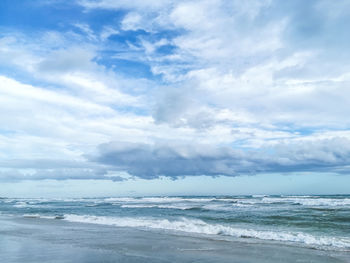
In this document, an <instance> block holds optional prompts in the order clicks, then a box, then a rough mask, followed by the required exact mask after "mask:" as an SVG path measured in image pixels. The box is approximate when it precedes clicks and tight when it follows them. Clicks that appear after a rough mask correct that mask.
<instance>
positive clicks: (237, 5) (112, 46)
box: [0, 0, 350, 196]
mask: <svg viewBox="0 0 350 263" xmlns="http://www.w3.org/2000/svg"><path fill="white" fill-rule="evenodd" d="M349 20H350V3H349V1H337V2H335V1H330V0H329V1H322V0H320V1H311V0H310V1H273V0H259V1H257V0H256V1H255V0H249V1H235V0H233V1H224V0H198V1H172V0H164V1H153V0H143V1H139V0H135V1H124V0H119V1H116V0H73V1H64V0H37V1H29V0H21V1H20V0H11V1H10V0H4V1H1V2H0V123H1V125H0V182H1V184H2V187H1V189H0V195H17V196H21V195H26V196H40V195H43V196H47V195H51V196H55V195H56V196H58V195H59V196H64V195H71V196H79V195H85V196H86V195H94V196H96V195H138V194H139V195H144V194H147V195H153V194H154V195H157V194H264V193H269V194H273V193H276V194H284V193H288V194H292V193H296V194H304V193H314V194H317V193H324V194H326V193H349V190H347V188H346V187H344V186H345V185H347V184H349V183H350V179H349V171H350V132H349V126H350V119H349V117H348V116H349V114H350V107H349V105H350V89H349V83H350V59H349V58H350V52H349V51H350V50H349V45H348V43H349V40H350V39H349V38H350V36H349V34H348V29H347V26H346V25H348V24H349V23H350V21H349Z"/></svg>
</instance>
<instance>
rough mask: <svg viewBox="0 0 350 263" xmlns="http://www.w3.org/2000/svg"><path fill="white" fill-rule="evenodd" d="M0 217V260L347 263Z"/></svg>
mask: <svg viewBox="0 0 350 263" xmlns="http://www.w3.org/2000/svg"><path fill="white" fill-rule="evenodd" d="M224 239H225V237H223V240H217V239H216V238H214V237H213V238H212V237H210V236H204V235H188V234H183V235H182V234H181V233H176V234H175V233H172V232H165V231H156V230H141V229H135V228H121V227H113V226H102V225H95V224H83V223H71V222H67V221H63V220H53V219H40V218H15V217H6V216H0V262H4V263H23V262H33V263H34V262H35V263H37V262H42V263H46V262H50V263H51V262H53V263H70V262H75V263H80V262H81V263H85V262H86V263H90V262H106V263H107V262H131V263H132V262H201V263H203V262H211V263H215V262H221V263H225V262H245V263H250V262H254V263H255V262H259V263H265V262H266V263H273V262H309V263H312V262H315V263H316V262H317V263H322V262H327V263H333V262H339V263H340V262H350V253H349V252H336V251H321V250H316V249H309V248H303V247H295V246H289V245H283V244H279V243H276V242H266V241H265V242H261V241H257V240H253V239H249V240H248V239H247V240H244V239H240V240H233V239H227V240H224Z"/></svg>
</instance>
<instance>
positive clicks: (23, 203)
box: [13, 201, 29, 208]
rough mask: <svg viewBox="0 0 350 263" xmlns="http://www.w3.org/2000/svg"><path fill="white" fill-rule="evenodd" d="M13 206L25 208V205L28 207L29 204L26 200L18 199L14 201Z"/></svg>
mask: <svg viewBox="0 0 350 263" xmlns="http://www.w3.org/2000/svg"><path fill="white" fill-rule="evenodd" d="M13 206H14V207H17V208H25V207H28V206H29V205H28V204H27V203H26V202H22V201H19V202H16V203H15V204H14V205H13Z"/></svg>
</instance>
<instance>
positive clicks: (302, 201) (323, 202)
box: [236, 196, 350, 207]
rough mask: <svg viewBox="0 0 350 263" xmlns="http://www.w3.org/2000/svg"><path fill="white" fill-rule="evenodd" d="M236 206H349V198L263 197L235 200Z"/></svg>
mask: <svg viewBox="0 0 350 263" xmlns="http://www.w3.org/2000/svg"><path fill="white" fill-rule="evenodd" d="M236 202H237V203H238V204H250V205H263V204H293V205H303V206H329V207H341V206H350V198H342V199H341V198H315V197H312V196H310V197H263V198H253V199H243V198H240V199H236Z"/></svg>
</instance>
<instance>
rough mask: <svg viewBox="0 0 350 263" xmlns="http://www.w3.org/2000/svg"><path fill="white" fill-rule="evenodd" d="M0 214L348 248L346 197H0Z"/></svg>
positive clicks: (348, 207)
mask: <svg viewBox="0 0 350 263" xmlns="http://www.w3.org/2000/svg"><path fill="white" fill-rule="evenodd" d="M0 213H1V214H3V215H11V216H16V217H27V218H46V219H52V220H64V221H71V222H79V223H92V224H99V225H109V226H116V227H132V228H137V229H142V230H146V231H152V230H155V229H156V230H157V231H164V232H172V233H177V234H185V235H198V234H200V235H204V236H208V237H210V238H214V239H215V238H217V239H222V238H226V237H230V238H235V239H247V238H249V239H252V240H259V241H263V242H267V243H268V242H282V243H286V244H288V245H292V246H299V247H300V246H301V247H307V248H314V249H318V250H332V251H350V196H348V195H336V196H177V197H123V198H111V197H104V198H79V199H23V198H1V199H0Z"/></svg>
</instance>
